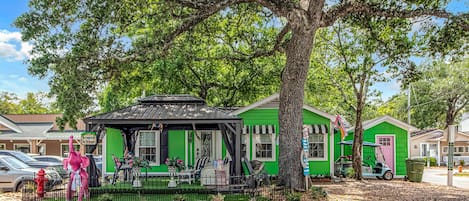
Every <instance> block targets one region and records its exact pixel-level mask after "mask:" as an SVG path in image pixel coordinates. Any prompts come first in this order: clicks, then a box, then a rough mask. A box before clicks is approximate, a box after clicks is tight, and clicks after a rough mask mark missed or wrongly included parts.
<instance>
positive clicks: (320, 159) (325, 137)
mask: <svg viewBox="0 0 469 201" xmlns="http://www.w3.org/2000/svg"><path fill="white" fill-rule="evenodd" d="M312 134H321V135H323V141H322V142H323V143H324V156H323V157H309V156H308V160H309V161H327V158H328V157H329V154H328V153H329V151H327V149H328V148H329V147H330V146H329V145H328V144H329V143H328V142H329V138H328V136H329V134H328V133H312ZM312 134H309V137H311V135H312ZM308 142H309V146H310V147H311V143H312V142H311V140H310V139H308ZM309 154H311V153H309Z"/></svg>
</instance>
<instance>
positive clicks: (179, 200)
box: [173, 194, 187, 201]
mask: <svg viewBox="0 0 469 201" xmlns="http://www.w3.org/2000/svg"><path fill="white" fill-rule="evenodd" d="M185 200H187V199H186V196H185V195H182V194H176V195H175V196H174V197H173V201H185Z"/></svg>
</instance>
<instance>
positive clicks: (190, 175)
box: [176, 170, 195, 184]
mask: <svg viewBox="0 0 469 201" xmlns="http://www.w3.org/2000/svg"><path fill="white" fill-rule="evenodd" d="M176 175H177V176H178V183H181V182H188V183H189V184H192V182H194V181H195V172H194V171H193V170H182V171H181V172H178V173H176Z"/></svg>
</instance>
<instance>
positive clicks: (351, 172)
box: [345, 167, 355, 178]
mask: <svg viewBox="0 0 469 201" xmlns="http://www.w3.org/2000/svg"><path fill="white" fill-rule="evenodd" d="M345 176H346V177H348V178H353V177H355V170H354V169H353V168H352V167H349V168H347V169H345Z"/></svg>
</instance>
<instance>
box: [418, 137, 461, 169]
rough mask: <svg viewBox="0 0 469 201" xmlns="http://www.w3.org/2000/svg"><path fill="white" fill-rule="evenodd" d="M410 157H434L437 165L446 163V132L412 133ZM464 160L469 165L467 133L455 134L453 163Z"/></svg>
mask: <svg viewBox="0 0 469 201" xmlns="http://www.w3.org/2000/svg"><path fill="white" fill-rule="evenodd" d="M411 147H412V148H411V157H412V158H423V157H427V156H430V157H434V158H436V160H437V164H439V165H440V164H442V165H446V163H447V161H448V135H447V131H446V130H441V129H429V130H422V131H417V132H413V133H412V137H411ZM459 160H465V162H466V164H469V133H465V132H457V133H456V136H455V140H454V161H455V162H456V164H457V163H458V161H459Z"/></svg>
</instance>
